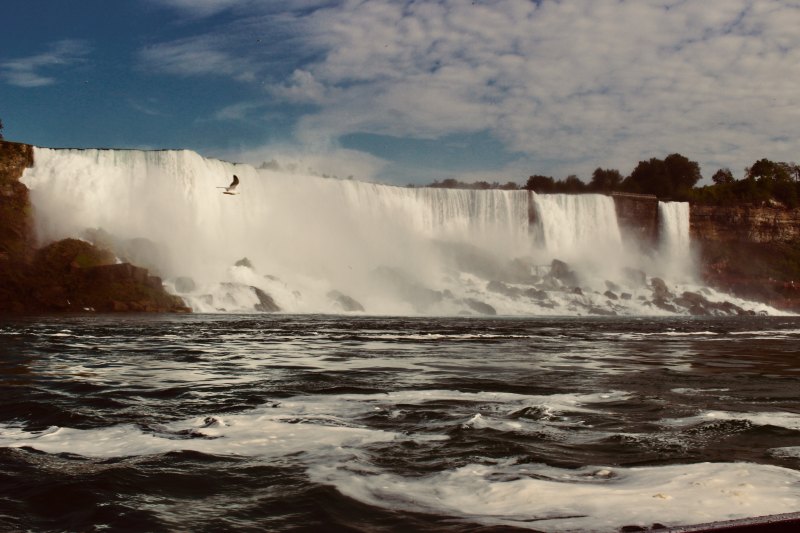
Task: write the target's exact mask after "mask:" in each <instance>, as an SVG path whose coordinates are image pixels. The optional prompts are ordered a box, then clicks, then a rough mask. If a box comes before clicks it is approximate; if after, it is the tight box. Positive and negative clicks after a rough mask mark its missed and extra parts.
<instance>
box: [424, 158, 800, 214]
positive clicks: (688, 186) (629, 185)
mask: <svg viewBox="0 0 800 533" xmlns="http://www.w3.org/2000/svg"><path fill="white" fill-rule="evenodd" d="M701 179H702V175H701V174H700V165H699V164H698V163H697V162H696V161H692V160H690V159H688V158H687V157H685V156H683V155H681V154H670V155H668V156H667V157H665V158H664V159H658V158H655V157H653V158H651V159H649V160H647V161H639V164H638V165H636V168H634V169H633V171H632V172H631V173H630V175H628V176H623V175H622V173H620V171H619V170H616V169H604V168H597V169H595V171H594V172H593V173H592V177H591V179H590V180H589V181H588V182H585V181H583V180H581V179H580V178H578V176H576V175H574V174H573V175H570V176H567V177H566V178H564V179H555V178H553V177H552V176H545V175H541V174H535V175H533V176H530V177H529V178H528V180H527V182H526V183H525V185H522V186H520V185H518V184H517V183H515V182H513V181H509V182H508V183H505V184H503V185H501V184H500V183H499V182H497V181H494V182H491V183H490V182H488V181H478V182H475V183H464V182H461V181H458V180H456V179H452V178H449V179H445V180H443V181H435V182H433V183H431V184H430V185H428V187H439V188H449V189H479V190H483V189H503V190H515V189H523V190H529V191H534V192H537V193H544V194H548V193H549V194H553V193H567V194H578V193H605V194H607V193H612V192H627V193H635V194H652V195H655V196H657V197H658V198H660V199H663V200H673V201H686V202H692V203H698V204H708V205H737V204H746V203H748V204H758V205H760V204H765V203H770V202H772V203H774V202H777V203H780V204H782V205H784V206H786V207H791V208H794V207H798V206H800V165H798V164H797V163H786V162H782V161H777V162H776V161H770V160H769V159H759V160H758V161H756V162H755V163H753V165H752V166H750V167H747V168H746V169H745V172H744V175H743V176H742V178H741V179H736V178H735V177H734V175H733V173H732V172H731V170H730V169H729V168H721V169H719V170H717V171H716V172H715V173H714V175H713V176H712V178H711V180H712V182H713V183H712V184H711V185H705V186H702V187H698V186H697V183H698V182H699V181H700V180H701Z"/></svg>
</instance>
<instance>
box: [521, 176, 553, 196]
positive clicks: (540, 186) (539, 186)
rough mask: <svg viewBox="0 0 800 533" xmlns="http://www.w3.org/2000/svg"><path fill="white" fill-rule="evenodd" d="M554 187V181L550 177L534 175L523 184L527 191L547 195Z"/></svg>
mask: <svg viewBox="0 0 800 533" xmlns="http://www.w3.org/2000/svg"><path fill="white" fill-rule="evenodd" d="M555 185H556V182H555V180H554V179H553V178H551V177H550V176H542V175H540V174H536V175H533V176H531V177H529V178H528V181H527V182H526V183H525V188H526V189H528V190H529V191H535V192H542V193H548V192H553V191H554V190H555Z"/></svg>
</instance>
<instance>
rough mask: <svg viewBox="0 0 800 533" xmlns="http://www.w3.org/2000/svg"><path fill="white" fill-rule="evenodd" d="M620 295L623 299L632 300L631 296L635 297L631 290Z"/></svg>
mask: <svg viewBox="0 0 800 533" xmlns="http://www.w3.org/2000/svg"><path fill="white" fill-rule="evenodd" d="M619 297H620V298H622V299H623V300H630V299H631V298H633V295H632V294H631V293H629V292H623V293H622V294H620V295H619Z"/></svg>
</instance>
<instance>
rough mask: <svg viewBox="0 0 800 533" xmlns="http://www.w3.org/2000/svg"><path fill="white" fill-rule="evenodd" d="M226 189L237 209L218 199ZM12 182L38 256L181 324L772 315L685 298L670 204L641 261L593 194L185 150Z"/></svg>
mask: <svg viewBox="0 0 800 533" xmlns="http://www.w3.org/2000/svg"><path fill="white" fill-rule="evenodd" d="M233 175H237V176H238V177H239V178H240V181H241V184H240V185H239V187H238V189H237V190H238V192H239V193H240V194H237V195H235V196H229V195H223V194H221V190H220V187H224V186H226V185H227V184H228V183H230V180H231V177H232V176H233ZM22 181H23V183H25V184H26V185H27V186H28V187H29V189H30V190H31V200H32V203H33V208H34V212H35V221H36V225H37V233H38V236H39V238H40V240H41V241H42V242H43V243H46V242H50V241H53V240H57V239H62V238H66V237H73V238H82V239H85V240H88V241H91V242H93V243H95V244H97V245H99V246H101V247H104V248H108V249H110V250H111V251H113V252H114V253H115V254H116V255H117V257H118V258H119V260H120V261H126V262H132V263H134V264H137V265H140V266H144V267H146V268H148V269H149V270H151V272H152V273H153V274H155V275H158V276H160V277H161V278H162V279H163V280H164V283H165V287H166V288H167V289H168V290H169V291H170V292H172V293H175V294H178V295H179V296H181V297H182V298H183V299H184V300H185V301H186V302H187V304H188V305H189V306H191V307H192V309H193V310H194V311H197V312H254V310H255V309H257V308H258V306H259V304H263V297H262V296H263V295H265V294H266V295H268V296H269V298H270V299H271V300H272V301H274V303H275V304H276V305H277V307H279V308H280V310H281V311H284V312H290V313H343V312H357V313H368V314H378V315H420V314H424V315H457V314H499V315H523V316H528V315H585V314H615V315H663V314H688V310H687V309H685V308H679V309H675V310H671V309H670V308H669V307H665V306H661V307H658V306H653V305H652V303H651V302H650V300H651V299H652V288H651V280H652V278H654V277H659V278H662V279H664V280H665V281H666V284H667V286H668V287H669V290H670V291H671V292H672V293H674V294H675V295H680V294H681V293H683V292H684V291H693V292H700V291H702V294H703V295H704V296H703V297H704V298H707V299H708V300H710V301H717V302H722V301H730V302H733V303H735V304H736V305H737V306H740V307H741V308H743V309H746V310H748V311H754V312H768V313H770V314H774V313H775V310H773V309H770V308H768V307H766V306H764V305H761V304H756V303H752V302H743V301H741V300H738V299H735V298H733V297H731V296H729V295H724V294H719V293H717V292H716V291H714V290H712V289H710V288H706V287H703V286H702V285H701V284H700V283H698V281H697V277H696V276H695V274H694V266H693V258H692V250H691V245H690V239H689V207H688V204H685V203H679V202H668V203H664V202H660V203H659V220H660V227H661V230H660V232H659V233H660V242H659V243H658V245H657V246H654V247H650V248H649V249H648V248H647V247H645V249H647V251H646V252H645V253H643V252H642V249H643V247H642V246H641V243H637V242H632V241H631V240H630V239H629V238H623V236H622V235H623V232H622V231H621V228H620V227H619V223H618V220H617V216H616V213H615V209H614V202H613V199H612V198H610V197H608V196H605V195H599V194H586V195H561V194H554V195H544V194H535V193H532V192H528V191H520V190H516V191H504V190H490V191H475V190H448V189H438V188H412V187H398V186H390V185H383V184H376V183H366V182H361V181H356V180H341V179H332V178H323V177H318V176H313V175H308V174H298V173H292V172H287V171H281V170H274V169H264V168H255V167H254V166H251V165H244V164H233V163H228V162H224V161H220V160H216V159H209V158H204V157H201V156H200V155H199V154H197V153H195V152H192V151H188V150H163V151H139V150H66V149H48V148H35V150H34V166H33V167H32V168H30V169H27V170H26V171H25V174H24V175H23V177H22ZM553 260H559V261H562V262H565V263H566V266H565V270H566V273H562V275H560V276H559V275H554V272H553V268H552V265H553ZM632 273H633V274H632ZM609 292H610V293H611V294H608V293H609ZM260 295H261V296H260Z"/></svg>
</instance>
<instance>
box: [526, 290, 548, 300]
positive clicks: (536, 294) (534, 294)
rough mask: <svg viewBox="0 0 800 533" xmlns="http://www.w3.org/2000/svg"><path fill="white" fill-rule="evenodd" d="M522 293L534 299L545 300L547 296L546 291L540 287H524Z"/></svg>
mask: <svg viewBox="0 0 800 533" xmlns="http://www.w3.org/2000/svg"><path fill="white" fill-rule="evenodd" d="M522 294H523V295H524V296H527V297H528V298H532V299H534V300H547V298H548V295H547V291H543V290H541V289H533V288H531V289H525V290H524V291H522Z"/></svg>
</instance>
